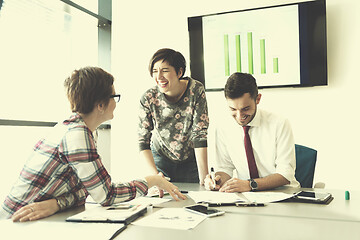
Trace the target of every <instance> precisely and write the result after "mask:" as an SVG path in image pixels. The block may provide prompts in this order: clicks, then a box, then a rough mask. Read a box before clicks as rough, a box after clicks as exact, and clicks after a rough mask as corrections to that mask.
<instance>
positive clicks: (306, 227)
mask: <svg viewBox="0 0 360 240" xmlns="http://www.w3.org/2000/svg"><path fill="white" fill-rule="evenodd" d="M175 185H177V186H179V188H180V189H181V190H187V191H198V190H200V191H202V190H204V188H203V187H201V186H199V185H198V184H186V183H178V184H176V183H175ZM297 190H299V189H289V188H280V189H277V190H276V191H283V192H288V193H290V192H296V191H297ZM316 191H325V192H330V193H332V194H333V196H334V200H333V201H332V202H331V203H330V204H329V205H319V204H309V203H296V202H280V203H270V204H268V205H267V206H265V207H258V208H256V207H252V208H245V207H221V209H222V210H225V211H226V213H225V215H223V216H219V217H214V218H207V219H205V220H204V221H203V222H201V223H200V224H199V225H198V226H197V227H196V228H194V229H192V230H172V229H165V228H152V227H142V226H135V225H129V226H128V227H127V229H125V230H124V231H123V232H122V233H121V234H120V235H119V236H118V237H117V238H116V239H132V240H134V239H150V240H151V239H165V238H170V239H172V240H176V239H181V240H184V239H185V240H188V239H199V240H200V239H261V240H263V239H276V240H279V239H286V240H289V239H302V240H303V239H316V240H318V239H327V240H328V239H346V240H348V239H360V231H359V230H358V229H359V227H360V207H359V206H358V205H359V204H358V203H360V201H359V200H360V192H351V193H350V194H351V198H350V200H345V191H340V190H327V189H316ZM193 203H194V201H193V200H192V199H191V198H188V199H187V200H184V201H180V202H175V201H170V202H167V203H164V204H161V207H184V206H186V205H190V204H193ZM87 207H92V206H87ZM84 209H85V207H79V208H76V209H71V210H68V211H64V212H60V213H57V214H55V215H54V216H51V217H49V218H46V219H42V220H39V221H35V222H28V223H12V222H11V221H10V220H7V221H0V226H1V235H0V238H1V239H7V238H3V236H12V239H22V238H23V239H76V238H80V237H86V239H108V238H109V236H111V235H112V233H114V232H115V231H116V224H106V223H104V224H102V223H68V222H65V219H66V218H67V217H68V216H71V215H74V214H76V213H78V212H81V211H83V210H84ZM158 209H159V208H152V209H149V212H148V213H147V214H151V213H152V212H153V211H157V210H158ZM49 236H51V237H50V238H49ZM75 236H76V237H75Z"/></svg>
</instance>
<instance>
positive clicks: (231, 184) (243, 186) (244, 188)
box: [219, 178, 251, 193]
mask: <svg viewBox="0 0 360 240" xmlns="http://www.w3.org/2000/svg"><path fill="white" fill-rule="evenodd" d="M219 191H220V192H229V193H232V192H249V191H251V188H250V183H249V181H247V180H240V179H238V178H231V179H229V180H228V181H226V182H225V183H224V185H222V187H221V188H220V189H219Z"/></svg>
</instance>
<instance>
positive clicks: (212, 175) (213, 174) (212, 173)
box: [210, 167, 216, 189]
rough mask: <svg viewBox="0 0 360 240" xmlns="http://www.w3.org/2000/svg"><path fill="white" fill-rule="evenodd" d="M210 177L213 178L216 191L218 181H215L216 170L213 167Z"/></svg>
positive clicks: (213, 186)
mask: <svg viewBox="0 0 360 240" xmlns="http://www.w3.org/2000/svg"><path fill="white" fill-rule="evenodd" d="M210 177H211V179H212V180H213V185H212V188H213V189H215V187H216V180H215V171H214V168H213V167H212V168H211V170H210Z"/></svg>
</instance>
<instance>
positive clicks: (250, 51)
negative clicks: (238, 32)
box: [247, 32, 254, 74]
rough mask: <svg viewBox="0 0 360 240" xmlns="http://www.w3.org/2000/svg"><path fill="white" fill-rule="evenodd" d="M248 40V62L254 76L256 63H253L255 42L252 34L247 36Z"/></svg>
mask: <svg viewBox="0 0 360 240" xmlns="http://www.w3.org/2000/svg"><path fill="white" fill-rule="evenodd" d="M247 40H248V62H249V73H250V74H254V62H253V60H254V59H253V41H252V32H248V34H247Z"/></svg>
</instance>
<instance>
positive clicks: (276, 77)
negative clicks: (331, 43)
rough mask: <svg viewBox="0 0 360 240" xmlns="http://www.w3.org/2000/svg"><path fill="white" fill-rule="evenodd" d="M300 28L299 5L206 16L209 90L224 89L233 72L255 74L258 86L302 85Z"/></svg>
mask: <svg viewBox="0 0 360 240" xmlns="http://www.w3.org/2000/svg"><path fill="white" fill-rule="evenodd" d="M259 16H261V17H259ZM298 25H299V24H298V9H297V7H296V6H287V7H283V8H274V9H261V10H259V11H257V12H256V14H255V13H253V12H246V11H245V12H237V13H233V14H224V15H221V14H219V15H210V16H207V17H204V18H203V21H202V27H203V46H204V72H205V79H206V85H207V88H216V87H223V86H224V84H225V82H226V79H227V78H228V77H229V76H230V75H231V74H232V73H234V72H243V73H249V74H252V75H253V76H254V77H255V78H256V80H257V83H258V86H274V85H291V84H293V85H296V84H299V83H300V77H299V76H300V57H299V56H300V54H299V27H298Z"/></svg>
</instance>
